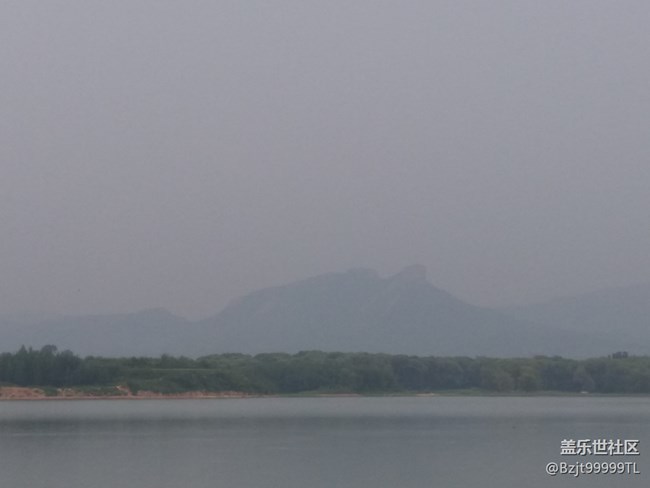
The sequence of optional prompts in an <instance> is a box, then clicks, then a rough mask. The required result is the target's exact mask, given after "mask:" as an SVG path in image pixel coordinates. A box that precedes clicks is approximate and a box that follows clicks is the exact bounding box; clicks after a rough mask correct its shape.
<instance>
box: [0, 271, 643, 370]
mask: <svg viewBox="0 0 650 488" xmlns="http://www.w3.org/2000/svg"><path fill="white" fill-rule="evenodd" d="M425 275H426V271H425V269H424V267H422V266H410V267H408V268H406V269H404V270H403V271H401V272H400V273H398V274H396V275H394V276H390V277H387V278H382V277H380V276H379V275H378V274H377V273H376V272H375V271H372V270H368V269H353V270H350V271H347V272H343V273H331V274H325V275H321V276H316V277H314V278H309V279H306V280H302V281H298V282H295V283H290V284H288V285H284V286H276V287H271V288H265V289H262V290H258V291H255V292H253V293H250V294H249V295H246V296H244V297H242V298H240V299H238V300H235V301H234V302H232V303H231V304H230V305H228V306H227V307H226V308H225V309H224V310H223V311H222V312H221V313H219V314H217V315H216V316H214V317H212V318H210V319H206V320H203V321H200V322H190V321H188V320H186V319H183V318H180V317H177V316H175V315H173V314H171V313H170V312H168V311H166V310H163V309H155V310H146V311H142V312H138V313H131V314H114V315H87V316H68V317H54V318H50V319H47V320H43V319H42V317H41V318H39V320H38V321H36V322H37V323H34V321H35V320H34V317H32V318H31V319H29V320H28V319H26V318H25V317H19V318H16V317H4V318H3V317H1V316H0V346H1V350H3V351H11V350H15V349H17V348H18V347H19V346H20V345H21V344H26V345H31V346H33V347H41V346H43V345H45V344H55V345H57V346H58V347H59V349H72V350H73V351H75V352H77V353H78V354H81V355H88V354H93V355H110V356H116V355H117V356H134V355H136V356H137V355H160V354H162V353H169V354H175V355H179V354H184V355H188V356H198V355H204V354H212V353H219V352H244V353H259V352H298V351H300V350H311V349H321V350H325V351H367V352H387V353H400V354H401V353H404V354H418V355H444V356H450V355H467V356H477V355H482V356H510V357H512V356H531V355H535V354H545V355H562V356H567V357H585V356H595V355H606V354H611V353H612V352H615V351H618V350H628V351H630V352H635V353H650V347H648V345H649V344H650V341H649V340H648V335H649V333H648V317H649V316H650V313H649V312H650V306H649V305H648V304H649V303H650V300H649V299H648V298H649V297H650V287H640V288H629V289H621V290H618V291H606V292H602V293H600V294H593V295H585V296H584V297H578V298H577V299H566V300H557V301H554V302H550V303H549V304H542V305H537V306H531V307H521V308H518V309H509V310H507V311H497V310H493V309H489V308H482V307H476V306H474V305H470V304H468V303H466V302H463V301H462V300H459V299H458V298H456V297H454V296H452V295H450V294H449V293H447V292H446V291H444V290H441V289H439V288H436V287H435V286H434V285H432V284H431V283H429V282H428V281H427V279H426V276H425ZM549 324H550V325H549ZM612 324H615V325H612ZM612 328H616V329H617V330H619V331H620V332H617V333H612V332H611V330H612ZM623 331H624V332H623ZM635 339H636V340H635Z"/></svg>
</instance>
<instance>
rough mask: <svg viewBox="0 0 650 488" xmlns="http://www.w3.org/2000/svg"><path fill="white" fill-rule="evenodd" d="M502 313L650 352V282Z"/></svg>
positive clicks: (634, 350)
mask: <svg viewBox="0 0 650 488" xmlns="http://www.w3.org/2000/svg"><path fill="white" fill-rule="evenodd" d="M503 312H505V313H508V314H510V315H512V316H514V317H517V318H520V319H523V320H530V321H533V322H539V323H544V324H553V325H556V326H558V327H562V328H565V329H571V330H575V331H578V332H581V333H582V334H583V337H584V339H583V340H591V339H590V338H592V337H603V336H607V337H610V338H612V340H614V338H615V340H616V341H617V342H618V343H619V344H620V347H621V348H624V349H626V350H629V351H630V352H635V353H646V354H647V353H648V352H650V351H649V349H650V347H649V346H650V284H644V285H634V286H627V287H621V288H609V289H605V290H600V291H597V292H593V293H587V294H584V295H578V296H574V297H566V298H558V299H555V300H550V301H548V302H545V303H539V304H534V305H528V306H524V307H513V308H509V309H504V310H503Z"/></svg>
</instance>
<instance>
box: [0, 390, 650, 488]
mask: <svg viewBox="0 0 650 488" xmlns="http://www.w3.org/2000/svg"><path fill="white" fill-rule="evenodd" d="M571 438H573V439H597V438H606V439H639V440H640V445H639V450H640V453H641V454H640V455H639V456H625V457H623V456H617V457H609V456H585V457H580V456H578V457H572V456H561V455H560V442H561V441H562V440H563V439H571ZM649 455H650V399H649V398H597V397H595V398H592V397H584V398H583V397H580V398H566V397H565V398H548V397H546V398H504V397H501V398H480V397H417V398H407V397H404V398H256V399H229V400H225V399H223V400H140V401H110V400H109V401H102V400H96V401H44V402H0V467H1V471H0V476H1V479H2V483H1V486H6V487H10V488H22V487H29V488H40V487H42V488H59V487H60V488H105V487H106V488H107V487H111V488H114V487H129V488H154V487H155V488H180V487H189V488H204V487H206V488H207V487H210V488H214V487H228V488H245V487H246V488H248V487H251V488H252V487H278V488H280V487H281V488H293V487H296V488H298V487H299V488H321V487H328V488H332V487H337V488H342V487H351V488H352V487H354V488H361V487H372V488H384V487H386V488H388V487H390V488H397V487H400V488H401V487H404V488H410V487H418V488H421V487H436V488H437V487H442V488H445V487H462V488H465V487H468V488H469V487H477V486H486V487H499V488H515V487H517V488H519V487H523V486H526V487H545V488H546V487H554V486H560V487H564V486H567V487H569V486H570V487H579V486H589V487H612V486H624V487H627V486H630V487H642V486H643V487H647V486H649V485H648V481H649V480H650V476H648V475H649V474H650V462H648V456H649ZM551 461H558V462H561V461H565V462H569V463H573V462H575V461H583V462H589V461H592V462H594V461H596V462H601V461H610V462H611V461H616V462H622V461H623V462H624V461H629V462H636V463H637V470H638V471H641V474H639V475H629V474H619V475H602V474H601V475H581V476H580V477H579V478H577V479H576V478H573V477H571V476H567V475H565V476H560V475H558V476H556V477H550V476H548V475H547V474H545V466H546V464H547V463H549V462H551Z"/></svg>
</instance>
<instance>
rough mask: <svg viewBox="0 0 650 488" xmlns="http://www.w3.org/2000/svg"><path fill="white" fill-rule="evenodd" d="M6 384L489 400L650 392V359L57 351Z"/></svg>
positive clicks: (5, 358)
mask: <svg viewBox="0 0 650 488" xmlns="http://www.w3.org/2000/svg"><path fill="white" fill-rule="evenodd" d="M0 382H1V383H2V384H5V385H8V384H10V385H18V386H48V387H70V386H108V385H117V384H122V385H127V386H129V387H130V388H131V389H132V390H135V391H137V390H151V391H156V392H162V393H179V392H183V391H192V390H201V391H213V392H218V391H241V392H248V393H260V394H274V393H280V394H281V393H289V394H294V393H303V392H350V393H373V392H378V393H379V392H381V393H391V392H395V393H399V392H431V391H453V390H468V389H477V390H483V391H491V392H538V391H561V392H583V391H586V392H593V393H650V357H647V356H628V355H627V354H625V353H616V354H613V355H611V356H608V357H601V358H591V359H584V360H576V359H567V358H562V357H557V356H556V357H547V356H537V357H533V358H508V359H499V358H484V357H478V358H470V357H433V356H428V357H422V356H407V355H390V354H370V353H341V352H322V351H304V352H299V353H297V354H285V353H267V354H257V355H254V356H253V355H247V354H218V355H211V356H205V357H201V358H198V359H191V358H186V357H173V356H169V355H163V356H161V357H157V358H147V357H132V358H101V357H92V356H89V357H86V358H81V357H79V356H77V355H75V354H74V353H72V352H70V351H58V350H57V348H56V347H55V346H45V347H43V348H41V349H38V350H36V349H32V348H25V347H22V348H21V349H20V350H19V351H17V352H15V353H3V354H0Z"/></svg>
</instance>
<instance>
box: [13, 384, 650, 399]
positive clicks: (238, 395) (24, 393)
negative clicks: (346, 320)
mask: <svg viewBox="0 0 650 488" xmlns="http://www.w3.org/2000/svg"><path fill="white" fill-rule="evenodd" d="M108 388H112V389H114V390H115V392H116V393H115V394H111V393H100V392H97V391H95V392H93V391H88V390H78V389H74V388H55V389H53V388H47V389H44V388H36V387H34V388H31V387H22V386H0V402H3V401H50V400H51V401H62V400H217V399H244V398H373V397H381V398H388V397H395V398H399V397H402V398H403V397H412V398H436V397H467V396H471V397H485V398H489V397H495V398H497V397H499V398H502V397H511V398H534V397H545V398H548V397H573V398H585V397H592V398H593V397H600V398H610V397H612V398H616V397H641V398H648V397H650V395H647V394H620V393H611V394H605V393H586V392H580V393H578V392H560V391H541V392H531V393H520V392H488V391H466V390H459V391H449V390H447V391H439V392H402V393H391V392H386V393H367V394H363V393H349V392H348V393H318V392H311V393H310V392H305V393H297V394H264V393H246V392H242V391H221V392H210V391H186V392H182V393H158V392H153V391H146V390H140V391H138V392H136V393H133V392H132V391H130V390H129V389H128V388H127V387H125V386H121V385H118V386H113V387H108Z"/></svg>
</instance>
